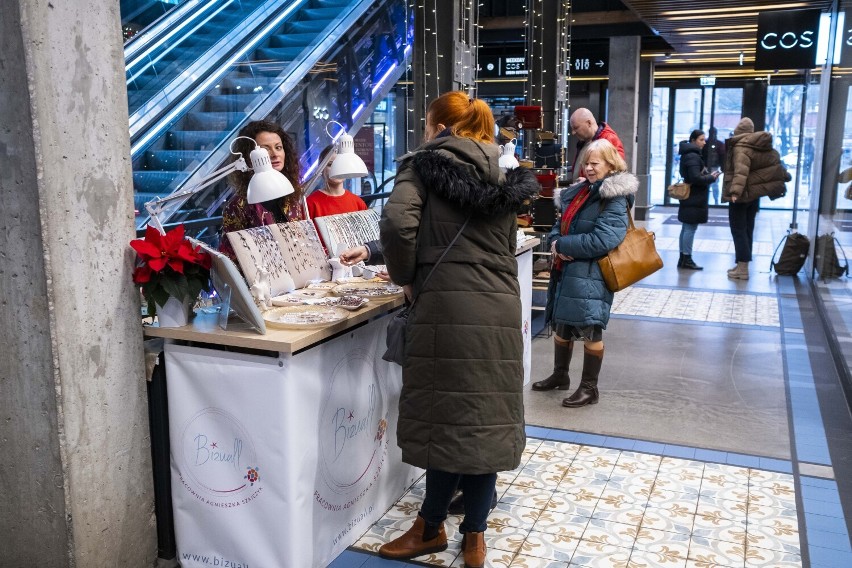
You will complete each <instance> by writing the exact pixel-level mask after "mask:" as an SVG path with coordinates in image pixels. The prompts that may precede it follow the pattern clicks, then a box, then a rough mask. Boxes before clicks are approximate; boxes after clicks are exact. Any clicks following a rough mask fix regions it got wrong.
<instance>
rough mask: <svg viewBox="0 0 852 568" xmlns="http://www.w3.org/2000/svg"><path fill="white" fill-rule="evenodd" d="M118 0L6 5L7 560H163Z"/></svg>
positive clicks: (0, 32) (0, 418) (1, 145)
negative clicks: (134, 278)
mask: <svg viewBox="0 0 852 568" xmlns="http://www.w3.org/2000/svg"><path fill="white" fill-rule="evenodd" d="M120 29H121V26H120V18H119V7H118V3H117V2H98V1H95V0H78V1H76V2H55V1H54V2H49V1H48V0H10V1H9V2H7V3H5V4H4V9H3V17H2V18H0V52H2V53H3V60H2V64H0V68H2V70H3V72H2V73H0V126H2V127H0V322H2V323H3V325H2V326H0V345H2V349H0V448H2V450H0V451H2V456H3V457H2V460H0V495H2V496H3V506H2V507H0V565H3V566H39V567H42V568H44V567H54V566H59V567H62V566H76V567H86V568H93V567H115V566H134V567H136V566H139V567H143V566H150V565H152V564H153V563H154V561H155V556H156V541H155V531H154V518H153V489H152V480H151V464H150V460H151V448H150V443H149V440H148V437H149V435H148V420H147V404H146V395H145V379H144V364H143V353H142V334H141V328H140V318H139V297H138V293H137V292H136V291H135V289H134V286H133V284H132V282H131V276H130V275H131V268H132V258H133V257H132V254H131V251H130V249H129V247H128V242H129V240H130V239H131V238H133V235H134V231H133V195H132V194H133V186H132V181H131V172H130V143H129V135H128V127H127V116H128V115H127V93H126V88H125V81H124V55H123V50H122V43H121V31H120Z"/></svg>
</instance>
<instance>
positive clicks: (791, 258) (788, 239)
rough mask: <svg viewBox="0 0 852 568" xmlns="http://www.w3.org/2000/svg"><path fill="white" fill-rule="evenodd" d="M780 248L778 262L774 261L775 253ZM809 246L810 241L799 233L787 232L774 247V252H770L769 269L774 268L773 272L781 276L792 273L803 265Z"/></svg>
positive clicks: (795, 272) (796, 271) (796, 272)
mask: <svg viewBox="0 0 852 568" xmlns="http://www.w3.org/2000/svg"><path fill="white" fill-rule="evenodd" d="M781 245H784V248H783V249H781V256H780V257H779V258H778V262H775V255H776V254H777V253H778V249H779V248H781ZM810 248H811V241H810V239H808V237H806V236H805V235H803V234H801V233H787V234H786V235H785V236H784V238H783V239H781V242H780V243H778V246H777V247H775V252H773V253H772V262H771V263H770V264H769V270H775V273H776V274H778V275H781V276H785V275H790V276H792V275H794V274H798V272H799V271H800V270H801V269H802V266H804V265H805V259H806V258H808V251H809V250H810Z"/></svg>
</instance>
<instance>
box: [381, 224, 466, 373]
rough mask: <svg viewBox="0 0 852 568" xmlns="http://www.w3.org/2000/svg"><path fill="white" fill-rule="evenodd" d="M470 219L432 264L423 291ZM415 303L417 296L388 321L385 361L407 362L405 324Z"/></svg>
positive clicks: (383, 357) (399, 363)
mask: <svg viewBox="0 0 852 568" xmlns="http://www.w3.org/2000/svg"><path fill="white" fill-rule="evenodd" d="M468 221H470V216H468V218H467V219H465V221H464V224H463V225H462V226H461V229H459V232H458V233H456V236H455V237H453V240H452V241H450V244H448V245H447V248H445V249H444V252H442V253H441V256H440V258H438V262H436V263H435V264H434V266H432V270H430V271H429V274H427V275H426V279H425V280H424V281H423V286H421V288H420V291H421V292H422V291H423V289H424V288H426V283H427V282H429V279H430V278H431V277H432V274H434V273H435V269H436V268H438V265H439V264H441V261H442V260H444V257H445V256H446V255H447V253H448V252H449V251H450V249H451V248H452V247H453V245H454V244H456V241H457V240H458V238H459V237H460V236H461V234H462V231H464V228H465V227H467V223H468ZM415 303H417V298H413V299H412V300H411V304H409V305H407V306H405V307H404V308H402V309H401V310H399V311H398V312H397V313H396V314H394V316H393V317H392V318H391V320H390V321H389V322H388V331H387V337H386V339H385V345H386V346H387V351H385V354H384V355H382V359H384V360H385V361H388V362H390V363H396V364H397V365H403V364H404V363H405V326H406V325H407V324H408V316H409V315H411V310H413V309H414V304H415Z"/></svg>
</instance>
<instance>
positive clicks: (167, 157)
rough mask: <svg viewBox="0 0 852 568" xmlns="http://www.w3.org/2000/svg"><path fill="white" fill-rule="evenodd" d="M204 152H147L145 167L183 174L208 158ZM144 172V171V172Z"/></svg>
mask: <svg viewBox="0 0 852 568" xmlns="http://www.w3.org/2000/svg"><path fill="white" fill-rule="evenodd" d="M207 154H208V153H207V152H205V151H203V150H154V151H148V152H145V165H146V166H147V167H148V168H150V169H152V170H165V171H171V172H182V171H185V170H186V169H188V168H189V167H190V166H192V164H193V162H201V161H202V160H203V159H204V158H206V157H207ZM143 171H144V170H143Z"/></svg>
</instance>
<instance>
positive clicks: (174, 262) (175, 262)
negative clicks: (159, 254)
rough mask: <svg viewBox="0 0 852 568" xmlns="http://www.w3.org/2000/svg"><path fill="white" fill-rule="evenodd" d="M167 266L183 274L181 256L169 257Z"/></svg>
mask: <svg viewBox="0 0 852 568" xmlns="http://www.w3.org/2000/svg"><path fill="white" fill-rule="evenodd" d="M169 268H171V269H172V270H174V271H175V272H177V273H178V274H183V259H182V258H170V259H169Z"/></svg>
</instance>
